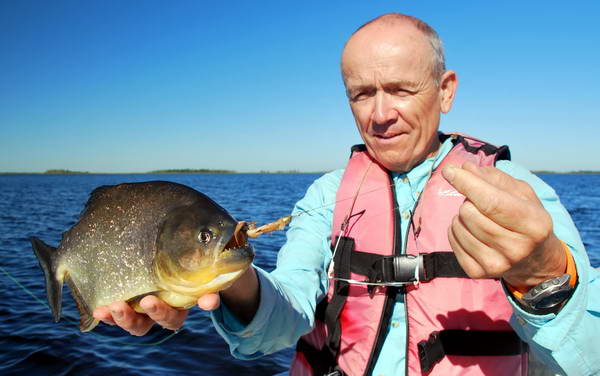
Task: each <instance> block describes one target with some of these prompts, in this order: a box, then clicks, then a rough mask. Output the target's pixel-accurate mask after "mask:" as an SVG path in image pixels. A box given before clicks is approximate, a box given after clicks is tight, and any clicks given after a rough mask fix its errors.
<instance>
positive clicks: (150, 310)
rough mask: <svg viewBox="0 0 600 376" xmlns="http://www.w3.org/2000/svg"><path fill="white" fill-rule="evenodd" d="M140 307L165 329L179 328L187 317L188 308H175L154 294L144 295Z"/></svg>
mask: <svg viewBox="0 0 600 376" xmlns="http://www.w3.org/2000/svg"><path fill="white" fill-rule="evenodd" d="M140 307H142V309H143V310H144V312H146V313H147V314H148V316H149V317H150V318H151V319H152V320H154V321H156V323H158V324H159V325H160V326H162V327H163V328H165V329H170V330H177V329H179V328H181V326H182V325H183V322H184V321H185V319H186V318H187V312H188V311H187V310H179V309H175V308H173V307H171V306H170V305H168V304H166V303H165V302H163V301H162V300H160V299H158V298H157V297H156V296H153V295H148V296H146V297H144V298H143V299H142V300H141V301H140Z"/></svg>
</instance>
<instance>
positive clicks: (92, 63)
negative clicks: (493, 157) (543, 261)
mask: <svg viewBox="0 0 600 376" xmlns="http://www.w3.org/2000/svg"><path fill="white" fill-rule="evenodd" d="M217 3H218V4H217ZM491 3H492V2H481V1H468V2H435V1H431V2H416V1H411V2H409V1H384V0H379V1H347V0H346V1H342V0H339V1H335V0H332V1H302V2H288V1H272V2H267V1H253V2H250V1H222V2H208V1H136V2H134V1H87V2H83V1H72V2H71V1H55V2H44V1H25V0H19V1H10V0H7V1H2V2H0V171H45V170H46V169H51V168H67V169H72V170H86V171H97V172H106V171H115V172H127V171H131V172H141V171H148V170H153V169H163V168H224V169H233V170H237V171H258V170H289V169H297V170H300V171H322V170H330V169H334V168H339V167H342V166H343V165H344V163H345V161H346V158H347V157H348V152H349V147H350V146H351V145H352V144H355V143H358V142H360V138H359V136H358V133H357V131H356V129H355V125H354V121H353V119H352V116H351V114H350V111H349V108H348V104H347V101H346V98H345V95H344V91H343V85H342V81H341V78H340V73H339V56H340V52H341V48H342V46H343V44H344V42H345V40H346V39H347V38H348V36H349V35H350V34H351V33H352V31H353V30H354V29H356V28H357V27H358V26H360V25H361V24H363V23H364V22H366V21H368V20H369V19H371V18H374V17H376V16H378V15H380V14H383V13H386V12H392V11H398V12H403V13H407V14H410V15H414V16H417V17H419V18H422V19H423V20H425V21H426V22H428V23H429V24H430V25H432V26H433V27H434V28H435V29H436V30H437V31H438V32H439V34H440V35H441V37H442V39H443V41H444V43H445V47H446V58H447V66H448V67H449V68H450V69H454V70H455V71H457V73H458V77H459V89H458V96H457V100H456V102H455V104H454V108H453V110H452V112H451V113H450V114H448V115H446V116H444V117H443V118H442V125H441V129H442V130H446V131H449V130H459V131H462V132H466V133H469V134H472V135H475V136H477V137H479V138H482V139H485V140H488V141H490V142H493V143H496V144H509V145H510V146H511V149H512V154H513V160H515V161H517V162H519V163H521V164H522V165H524V166H526V167H528V168H530V169H553V170H560V171H564V170H579V169H595V170H600V147H598V145H597V140H596V139H597V137H598V136H599V135H600V132H599V130H598V127H599V125H600V120H599V118H600V47H599V46H600V31H599V30H598V21H597V16H598V14H599V12H600V5H597V4H598V3H597V2H592V1H578V2H572V3H567V2H564V1H560V2H559V1H554V2H552V1H551V2H548V1H531V2H517V1H507V2H494V4H492V5H490V4H491Z"/></svg>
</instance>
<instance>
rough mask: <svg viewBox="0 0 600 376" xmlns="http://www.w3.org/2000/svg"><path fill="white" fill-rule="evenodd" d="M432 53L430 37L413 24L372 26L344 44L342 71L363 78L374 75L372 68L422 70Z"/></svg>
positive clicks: (347, 76)
mask: <svg viewBox="0 0 600 376" xmlns="http://www.w3.org/2000/svg"><path fill="white" fill-rule="evenodd" d="M431 54H432V51H431V47H430V45H429V43H428V40H427V38H426V37H425V36H424V35H423V33H422V32H421V31H419V30H418V29H416V28H415V27H414V26H410V25H409V26H406V25H405V26H404V27H399V26H393V27H392V26H385V27H383V26H377V25H375V26H371V25H370V26H369V27H368V28H365V29H361V30H360V31H359V32H357V33H356V34H354V35H353V36H352V38H350V40H349V41H348V43H347V44H346V46H345V47H344V51H343V55H342V74H343V75H344V77H345V78H349V77H350V76H360V77H361V80H363V79H366V78H368V77H369V76H372V73H370V72H371V71H381V70H387V71H390V70H394V69H395V68H398V69H403V70H419V69H418V67H419V66H422V65H423V64H424V63H425V62H426V61H430V59H431V57H432V56H431ZM365 74H366V75H367V77H364V75H365ZM370 78H372V77H370Z"/></svg>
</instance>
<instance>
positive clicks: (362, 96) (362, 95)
mask: <svg viewBox="0 0 600 376" xmlns="http://www.w3.org/2000/svg"><path fill="white" fill-rule="evenodd" d="M368 97H369V95H368V93H367V92H364V91H362V92H359V93H356V94H354V95H352V97H351V99H352V102H358V101H362V100H365V99H367V98H368Z"/></svg>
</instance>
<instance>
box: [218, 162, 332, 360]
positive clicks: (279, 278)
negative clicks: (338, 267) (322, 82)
mask: <svg viewBox="0 0 600 376" xmlns="http://www.w3.org/2000/svg"><path fill="white" fill-rule="evenodd" d="M341 174H342V171H341V170H338V171H334V172H332V173H329V174H326V175H324V176H323V177H321V178H319V179H317V180H316V181H315V182H314V183H313V184H312V185H311V187H310V188H309V189H308V190H307V193H306V195H305V197H304V198H303V199H302V200H300V201H299V202H298V203H297V204H296V206H295V208H294V211H293V214H294V218H293V219H292V222H291V223H290V228H289V230H288V231H287V233H286V237H287V241H286V243H285V244H284V246H283V247H282V248H281V250H280V251H279V254H278V257H277V267H276V268H275V270H274V271H273V272H271V273H268V272H266V271H264V270H262V269H260V268H258V267H255V269H256V271H257V276H258V282H259V288H260V302H259V306H258V310H257V312H256V314H255V316H254V318H253V319H252V321H251V322H250V323H249V324H248V325H243V324H242V323H241V322H240V321H239V320H238V319H237V318H236V317H235V316H234V315H233V314H232V313H231V312H230V311H229V310H228V309H227V307H226V306H225V305H221V307H220V308H219V309H217V310H215V311H213V312H212V313H211V318H212V320H213V323H214V325H215V328H216V330H217V332H218V333H219V334H220V335H221V336H222V337H223V338H224V339H225V341H226V342H227V343H228V344H229V347H230V351H231V354H232V355H233V356H235V357H237V358H241V359H254V358H258V357H260V356H263V355H265V354H270V353H273V352H275V351H278V350H281V349H284V348H287V347H290V346H293V345H294V344H295V343H296V342H297V341H298V338H300V336H302V335H303V334H306V333H307V332H308V331H310V329H311V328H312V326H313V324H314V312H315V309H316V305H317V303H318V302H319V301H320V300H321V299H322V298H323V297H324V296H325V294H326V292H327V288H328V280H327V272H326V271H327V266H328V265H329V262H330V260H331V251H330V249H329V239H330V232H331V222H332V216H333V209H332V203H333V202H335V193H336V191H337V187H338V186H339V182H340V179H341Z"/></svg>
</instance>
